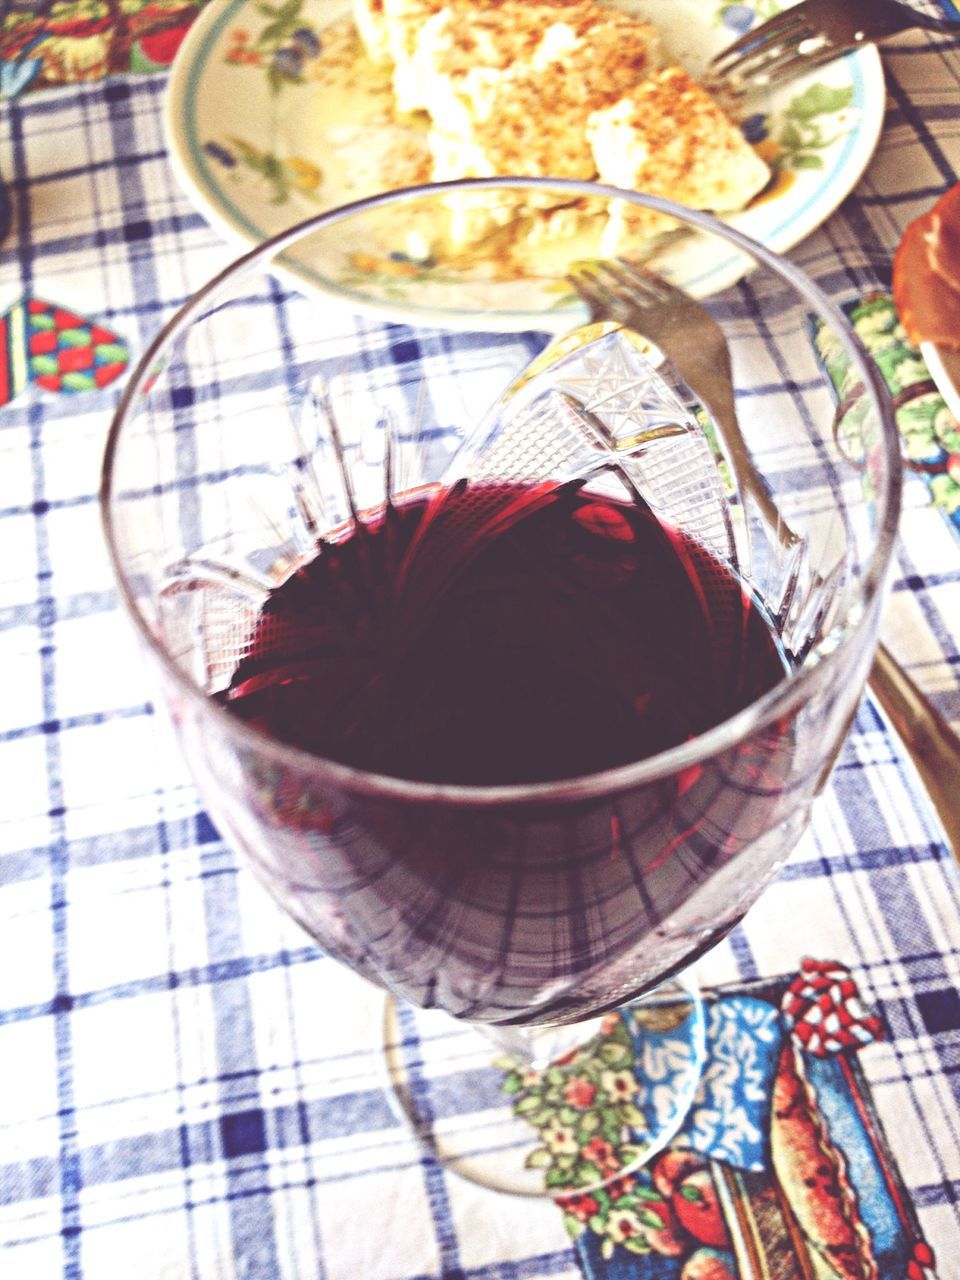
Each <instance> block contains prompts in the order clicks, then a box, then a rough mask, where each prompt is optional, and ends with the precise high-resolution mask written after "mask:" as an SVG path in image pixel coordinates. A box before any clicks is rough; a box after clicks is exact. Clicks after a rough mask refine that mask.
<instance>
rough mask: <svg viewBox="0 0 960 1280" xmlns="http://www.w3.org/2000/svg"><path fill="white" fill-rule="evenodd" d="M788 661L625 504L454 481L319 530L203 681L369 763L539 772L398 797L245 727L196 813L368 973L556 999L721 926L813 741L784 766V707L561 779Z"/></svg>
mask: <svg viewBox="0 0 960 1280" xmlns="http://www.w3.org/2000/svg"><path fill="white" fill-rule="evenodd" d="M625 492H626V491H625ZM784 671H785V664H784V661H783V659H782V657H781V653H780V649H779V647H778V643H777V640H776V638H775V636H774V634H773V631H772V630H771V627H770V626H769V625H768V622H767V619H766V618H765V616H764V614H763V612H762V610H761V609H760V608H759V607H758V605H757V604H756V603H755V602H754V600H753V599H752V598H751V596H750V595H749V593H748V592H747V591H746V590H745V588H744V586H743V584H742V583H741V582H740V581H739V580H738V579H737V577H736V576H735V575H734V574H733V573H732V572H731V570H730V569H729V568H728V567H727V566H725V565H723V564H721V563H720V562H719V561H718V560H717V558H716V557H715V556H714V555H713V554H711V553H710V552H709V551H708V550H706V549H705V548H704V547H702V546H700V545H699V544H698V543H696V542H695V541H693V540H692V539H690V538H688V537H685V536H684V535H683V534H681V533H678V532H677V531H676V530H673V529H670V528H667V527H665V526H664V525H663V524H661V523H660V522H659V521H658V520H657V519H656V518H655V516H654V514H653V513H652V512H651V511H650V510H649V509H648V508H647V507H646V506H645V505H644V504H643V503H642V502H641V501H640V500H639V499H636V500H627V498H626V497H624V498H623V499H622V500H621V499H618V498H613V497H610V496H606V495H603V496H600V495H598V494H596V493H592V492H588V491H587V490H586V489H585V488H583V487H581V486H578V485H576V484H571V485H566V486H564V487H562V488H550V487H547V486H544V487H541V488H533V487H523V486H511V485H474V486H472V487H471V486H467V485H460V486H457V487H456V488H454V489H452V490H450V491H449V492H445V493H441V494H439V495H435V496H429V497H420V498H416V499H413V500H410V501H406V502H403V503H402V504H397V505H395V506H390V507H388V509H387V510H386V511H385V513H384V514H383V516H382V517H381V518H380V519H379V520H377V521H374V522H372V523H371V524H369V525H366V526H362V527H359V528H357V529H356V530H355V531H354V532H353V533H352V534H350V535H349V536H347V537H344V538H343V539H342V540H341V541H331V542H329V543H325V544H324V545H323V546H322V547H321V549H320V551H319V553H318V554H317V555H316V557H315V558H314V559H313V560H311V561H309V562H307V563H305V564H304V565H303V566H302V567H301V568H300V569H299V570H298V571H297V572H295V573H294V574H292V575H291V576H290V577H289V578H288V579H287V580H286V581H284V582H283V583H282V584H281V585H280V586H279V587H278V588H276V589H275V590H274V591H273V592H272V594H271V595H270V597H269V598H268V600H267V601H266V604H265V605H264V607H263V609H262V611H261V614H260V616H259V619H258V621H257V623H256V626H255V628H254V631H253V635H252V637H251V640H250V643H249V645H248V648H247V652H246V654H245V656H244V657H243V658H242V660H241V661H240V663H239V664H238V666H237V668H236V671H235V672H234V674H233V678H232V680H231V682H230V685H229V687H228V689H227V690H226V691H225V693H224V695H222V696H223V698H224V700H225V702H226V705H227V707H228V708H229V709H230V710H231V711H233V712H235V713H236V714H237V715H239V716H242V717H244V718H245V719H247V720H248V721H250V722H252V723H253V724H256V725H258V726H259V727H260V728H261V729H262V730H263V731H264V732H265V733H267V734H269V735H271V736H272V737H274V738H276V739H280V740H281V741H283V742H286V743H292V744H295V745H296V746H299V747H301V748H304V749H305V750H306V751H307V752H310V753H314V754H315V755H317V756H320V757H325V758H329V759H332V760H337V761H341V762H343V763H345V764H348V765H353V766H356V767H357V768H360V769H364V770H371V771H374V772H375V773H380V774H386V775H392V776H393V777H396V778H401V779H415V780H422V781H426V782H434V783H455V784H461V785H462V786H465V787H468V788H476V787H482V786H487V785H493V784H511V783H520V784H523V783H536V782H544V781H554V780H557V781H560V782H561V785H559V786H558V787H557V788H556V789H555V790H554V791H552V792H550V793H549V794H548V795H546V796H545V795H543V794H541V793H539V792H534V793H533V794H532V795H531V796H528V797H521V798H519V799H517V798H514V797H511V798H509V799H503V800H501V799H499V798H496V797H495V798H494V799H495V801H496V802H493V800H491V798H490V795H489V793H484V792H481V791H475V792H467V793H460V794H453V795H450V794H446V795H445V794H437V793H434V792H431V791H430V790H427V791H426V792H425V793H420V792H417V793H416V794H413V793H407V792H406V791H404V789H403V788H400V789H397V788H393V787H389V786H384V785H367V784H366V782H362V781H359V780H354V779H353V778H352V777H345V776H342V775H340V774H338V773H335V772H334V771H332V770H329V769H324V768H322V767H321V768H315V767H312V766H311V764H310V763H309V761H307V762H303V761H301V760H299V759H293V758H289V757H287V758H282V759H281V758H279V757H276V756H273V755H271V754H269V753H267V752H263V751H260V750H258V749H257V748H256V747H255V746H253V745H251V744H249V743H247V742H244V743H241V744H237V746H236V755H235V756H234V757H232V759H233V763H231V764H230V766H229V768H226V766H223V767H224V769H225V772H224V773H223V775H222V776H223V777H224V778H225V779H229V782H228V783H225V784H224V786H225V787H226V788H227V790H228V791H229V796H228V797H227V802H226V803H225V804H224V805H223V806H222V807H221V809H220V812H219V814H218V815H217V818H218V821H219V822H220V823H221V825H222V826H223V828H224V830H225V831H227V832H230V833H231V834H232V835H233V838H234V840H235V842H236V843H237V844H238V845H239V846H241V847H245V848H246V849H247V850H248V852H249V853H250V855H251V857H252V859H253V861H254V862H255V864H256V865H257V866H258V868H259V870H260V872H261V874H262V875H263V877H264V879H265V880H266V881H267V883H268V884H270V886H271V887H272V889H273V891H274V893H275V894H276V895H277V897H278V898H280V899H281V900H282V901H283V902H284V904H285V905H286V907H287V908H288V910H289V911H290V912H291V913H292V914H293V915H294V916H295V917H297V918H298V919H299V920H300V921H301V923H302V924H303V925H304V926H305V928H306V929H307V930H308V931H309V932H310V933H312V934H313V936H314V937H315V938H316V939H317V941H318V942H319V943H320V945H321V946H322V947H323V948H324V949H325V950H327V951H328V952H329V953H331V954H332V955H335V956H337V957H338V958H339V959H340V960H342V961H344V962H345V963H347V964H349V965H351V966H352V967H353V968H355V969H357V970H358V971H359V972H361V973H363V974H364V975H365V976H367V977H368V978H370V979H372V980H373V981H375V982H379V983H381V984H383V985H384V986H387V987H390V988H391V989H392V990H393V991H395V992H396V993H398V994H400V995H402V996H404V997H406V998H407V999H409V1000H411V1001H412V1002H414V1003H416V1004H419V1005H422V1006H426V1007H430V1006H439V1007H442V1008H445V1009H447V1010H448V1011H449V1012H451V1013H454V1014H456V1015H458V1016H460V1017H465V1018H473V1019H479V1020H487V1021H491V1022H498V1023H528V1022H529V1023H536V1022H561V1021H569V1020H574V1019H577V1018H580V1017H584V1016H587V1015H588V1014H590V1013H593V1012H595V1011H597V1010H598V1009H602V1008H604V1007H610V1006H612V1005H616V1004H619V1003H623V1002H624V1001H626V1000H628V999H630V998H632V997H633V996H635V995H638V994H640V993H642V992H643V991H644V990H647V989H649V988H650V987H651V986H652V985H655V983H656V982H657V981H659V980H660V979H661V978H662V977H663V975H664V974H665V973H666V972H668V971H670V970H671V969H675V968H677V967H679V966H680V965H682V964H683V963H684V962H685V961H687V960H688V959H690V958H691V956H693V955H695V954H697V953H698V952H699V951H701V950H703V949H704V948H705V947H706V946H708V945H710V944H711V943H712V942H714V941H716V940H717V939H719V938H720V937H722V936H723V934H724V933H725V932H727V931H728V930H729V929H730V928H731V927H732V926H733V924H735V923H736V920H737V919H738V918H739V916H740V915H742V914H743V911H744V910H745V909H746V906H747V905H749V903H750V902H751V901H752V900H753V898H754V897H755V896H756V893H757V892H758V886H759V884H760V883H761V882H762V877H763V876H764V874H766V873H767V872H768V871H769V869H770V868H771V867H772V866H774V865H775V863H776V861H777V859H778V858H780V857H782V854H783V849H784V847H785V846H786V847H789V844H790V841H791V839H792V838H795V835H796V832H793V835H792V836H791V834H790V831H789V830H788V828H789V827H790V824H791V823H794V815H795V814H797V813H798V812H800V811H801V810H802V804H801V803H800V801H799V800H798V799H797V794H796V793H797V788H798V787H799V788H801V789H802V790H803V794H807V793H808V792H810V791H812V790H813V788H814V787H815V785H816V779H817V778H818V777H819V776H820V771H821V762H820V754H821V753H820V752H819V751H818V750H814V751H812V752H811V753H809V754H810V755H811V760H810V764H809V766H808V765H807V764H805V763H804V761H805V755H804V751H805V748H803V747H802V744H799V745H798V742H797V735H795V734H794V732H793V724H792V721H790V720H789V719H785V720H776V721H775V722H774V723H772V724H763V725H760V726H759V727H757V728H756V729H755V731H753V732H752V733H751V734H750V736H749V737H746V738H741V739H738V740H736V741H735V742H733V743H732V744H731V745H730V746H729V747H727V748H725V749H724V750H722V751H718V752H715V753H713V754H712V755H711V756H710V757H709V758H707V759H705V760H703V762H702V763H700V764H697V765H695V766H691V767H689V768H686V769H683V770H677V771H674V772H672V773H670V772H668V773H666V774H664V775H661V776H657V777H655V778H653V779H648V780H646V781H642V782H638V781H636V780H631V778H630V775H629V774H627V775H625V778H624V780H622V781H621V782H619V783H618V784H617V785H616V786H611V785H606V786H597V787H594V788H587V789H586V790H584V789H582V788H580V789H578V788H574V787H570V786H565V785H563V783H562V780H563V779H570V778H579V777H582V776H583V775H589V774H596V773H597V772H598V771H601V770H606V769H609V768H611V767H614V766H617V765H625V764H629V763H631V762H633V761H637V760H641V759H643V758H645V757H648V756H649V755H650V754H651V753H652V752H658V751H662V750H663V749H664V748H667V747H670V746H673V745H675V744H677V743H682V742H684V741H685V740H687V739H688V738H690V737H691V736H693V735H695V734H699V733H701V732H702V731H703V730H704V729H707V728H708V727H710V726H711V725H715V724H717V723H718V722H720V721H722V720H724V719H725V718H726V717H728V716H730V715H732V714H733V713H735V712H736V711H738V710H740V709H741V708H743V707H744V706H746V705H747V704H749V703H750V702H751V701H752V700H753V699H755V698H757V697H758V696H759V695H761V694H762V693H763V692H764V691H765V690H768V689H769V688H770V687H771V686H772V685H774V684H775V683H776V682H777V681H779V680H780V679H781V678H782V677H783V675H784ZM806 741H807V742H809V738H807V739H806ZM214 745H215V744H214ZM211 750H212V746H211V745H210V744H206V743H203V744H201V748H200V756H201V759H200V766H201V767H206V766H205V763H204V762H205V758H206V755H207V753H208V752H209V751H211ZM218 767H220V766H219V763H218ZM807 775H809V777H807ZM798 779H799V781H798ZM225 794H226V792H225ZM471 797H474V798H476V800H477V802H476V803H473V802H472V800H471ZM483 797H486V799H483ZM481 799H483V803H480V800H481ZM251 819H252V825H251V821H250V820H251ZM252 833H253V834H252Z"/></svg>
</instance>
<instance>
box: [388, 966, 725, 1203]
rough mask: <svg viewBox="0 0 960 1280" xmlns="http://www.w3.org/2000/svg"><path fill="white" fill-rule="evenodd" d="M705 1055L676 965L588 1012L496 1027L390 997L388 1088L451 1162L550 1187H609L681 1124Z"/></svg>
mask: <svg viewBox="0 0 960 1280" xmlns="http://www.w3.org/2000/svg"><path fill="white" fill-rule="evenodd" d="M704 1059H705V1035H704V1014H703V1005H702V1002H701V999H700V995H699V992H698V991H697V989H696V986H695V985H694V984H693V983H692V981H691V979H690V978H688V977H687V976H686V975H685V974H683V975H680V976H679V977H676V978H672V979H670V980H669V981H668V982H665V983H664V984H663V985H662V986H660V987H658V988H657V989H656V990H655V991H653V992H651V993H650V994H649V995H647V996H644V997H643V998H642V999H641V1000H638V1001H636V1002H635V1003H634V1004H631V1005H627V1006H625V1007H624V1008H622V1009H619V1010H617V1011H616V1012H615V1013H609V1014H605V1015H603V1017H601V1018H597V1019H594V1020H593V1021H592V1022H590V1023H580V1024H577V1025H575V1026H571V1027H559V1028H543V1029H541V1028H535V1027H533V1028H529V1029H526V1028H525V1029H518V1028H509V1029H506V1030H503V1029H499V1028H488V1027H481V1026H478V1025H477V1024H469V1023H462V1022H457V1021H456V1020H455V1019H453V1018H451V1017H450V1016H449V1015H448V1014H445V1013H442V1012H440V1011H437V1010H422V1009H415V1008H413V1007H411V1006H409V1005H406V1004H403V1003H400V1002H398V1001H396V1000H395V999H394V998H393V997H392V996H390V997H388V998H387V1003H386V1008H385V1012H384V1063H385V1067H386V1076H387V1080H386V1089H387V1094H388V1096H389V1097H390V1099H391V1103H392V1105H393V1106H394V1109H395V1111H396V1112H397V1114H398V1115H399V1116H400V1117H402V1119H403V1120H404V1121H405V1122H406V1123H407V1124H409V1125H410V1126H411V1127H412V1129H413V1131H414V1132H415V1133H416V1135H417V1137H418V1138H419V1139H420V1141H421V1143H422V1144H423V1145H424V1147H425V1148H426V1149H427V1150H428V1151H429V1152H430V1154H431V1155H433V1156H434V1157H435V1158H436V1159H437V1160H438V1161H440V1163H441V1164H442V1165H443V1166H444V1167H445V1168H447V1169H449V1170H450V1171H451V1172H455V1173H457V1174H459V1175H460V1176H461V1177H463V1178H467V1179H468V1180H469V1181H471V1182H475V1183H478V1184H480V1185H481V1186H484V1187H487V1188H489V1189H491V1190H496V1191H503V1192H508V1193H511V1194H513V1195H522V1196H549V1197H552V1198H556V1197H563V1196H570V1195H583V1194H586V1193H587V1192H589V1191H591V1190H595V1189H596V1188H598V1187H602V1186H608V1185H611V1184H615V1183H616V1182H617V1181H618V1180H619V1179H621V1178H623V1177H625V1176H626V1175H627V1174H629V1173H630V1171H631V1170H633V1169H636V1168H638V1167H639V1166H640V1165H643V1164H645V1163H646V1162H647V1161H648V1160H651V1159H652V1158H653V1157H654V1156H655V1155H656V1154H657V1153H658V1152H659V1151H661V1150H662V1149H663V1148H664V1147H665V1146H666V1145H667V1144H668V1143H669V1142H670V1141H671V1139H672V1138H673V1137H674V1136H675V1135H676V1134H677V1132H678V1130H679V1129H680V1127H681V1126H682V1124H683V1121H684V1118H685V1116H686V1114H687V1112H688V1110H689V1109H690V1105H691V1103H692V1102H693V1098H694V1095H695V1093H696V1091H697V1086H698V1084H699V1081H700V1076H701V1072H702V1069H703V1063H704Z"/></svg>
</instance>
